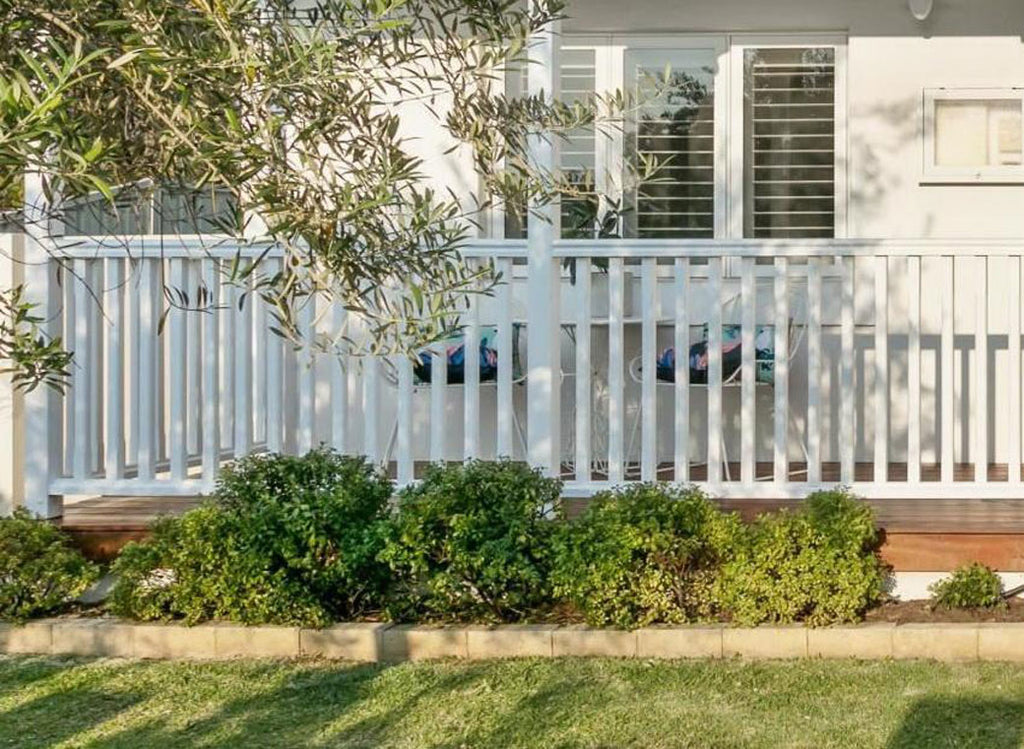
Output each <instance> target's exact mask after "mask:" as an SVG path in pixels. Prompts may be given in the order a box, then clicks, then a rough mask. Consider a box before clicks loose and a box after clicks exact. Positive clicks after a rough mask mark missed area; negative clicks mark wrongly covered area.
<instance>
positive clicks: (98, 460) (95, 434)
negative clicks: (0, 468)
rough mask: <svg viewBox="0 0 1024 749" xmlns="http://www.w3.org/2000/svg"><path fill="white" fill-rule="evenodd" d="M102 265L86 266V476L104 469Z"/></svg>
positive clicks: (98, 263) (99, 263) (101, 261)
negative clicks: (88, 301)
mask: <svg viewBox="0 0 1024 749" xmlns="http://www.w3.org/2000/svg"><path fill="white" fill-rule="evenodd" d="M103 265H104V262H103V260H101V259H96V260H93V261H91V262H90V263H89V286H90V288H91V289H93V292H92V294H93V295H95V298H93V300H92V304H90V305H89V435H90V437H89V454H88V455H87V456H86V465H87V470H88V472H89V473H90V474H91V473H94V472H96V471H100V470H102V469H103V465H104V455H103V441H104V438H105V436H104V432H103V414H104V411H105V409H106V405H105V403H106V399H105V397H104V396H105V393H104V390H103V384H104V377H105V375H104V366H103V362H104V357H103V338H104V337H105V336H104V328H105V327H106V326H105V325H104V322H105V317H104V312H103V307H102V305H103V275H104V272H103Z"/></svg>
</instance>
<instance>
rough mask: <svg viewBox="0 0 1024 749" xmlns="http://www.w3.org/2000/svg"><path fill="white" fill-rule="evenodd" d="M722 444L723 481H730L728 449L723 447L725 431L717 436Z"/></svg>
mask: <svg viewBox="0 0 1024 749" xmlns="http://www.w3.org/2000/svg"><path fill="white" fill-rule="evenodd" d="M718 438H719V440H721V443H722V459H723V460H724V461H725V480H726V481H732V471H730V470H729V449H728V448H727V447H726V446H725V430H724V429H723V430H722V431H721V433H720V434H719V435H718Z"/></svg>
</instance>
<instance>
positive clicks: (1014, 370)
mask: <svg viewBox="0 0 1024 749" xmlns="http://www.w3.org/2000/svg"><path fill="white" fill-rule="evenodd" d="M1011 267H1012V268H1013V273H1012V275H1013V277H1014V282H1013V284H1014V285H1013V287H1012V288H1013V291H1012V292H1011V293H1010V332H1009V336H1010V345H1009V349H1010V392H1009V398H1008V400H1007V407H1008V408H1009V411H1010V438H1009V444H1008V446H1007V451H1008V453H1009V457H1008V458H1007V461H1006V463H1007V465H1006V472H1007V480H1008V481H1009V482H1010V483H1011V484H1019V483H1020V481H1021V477H1020V449H1021V395H1020V389H1021V366H1020V313H1021V294H1024V275H1022V274H1024V262H1022V261H1021V258H1020V257H1019V256H1018V257H1014V258H1011Z"/></svg>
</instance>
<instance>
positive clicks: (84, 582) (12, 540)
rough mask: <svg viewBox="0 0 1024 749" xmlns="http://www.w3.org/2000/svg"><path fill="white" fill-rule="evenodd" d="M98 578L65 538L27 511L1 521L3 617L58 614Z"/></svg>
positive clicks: (0, 602)
mask: <svg viewBox="0 0 1024 749" xmlns="http://www.w3.org/2000/svg"><path fill="white" fill-rule="evenodd" d="M97 577H98V570H97V568H96V566H95V565H93V564H90V563H89V562H88V561H86V560H85V558H84V557H83V556H82V555H81V554H79V553H78V552H77V551H76V550H75V549H73V548H72V547H71V545H70V543H69V542H68V538H67V536H66V535H65V534H64V533H63V532H61V530H60V529H59V528H58V527H57V526H55V525H53V524H52V523H48V522H46V521H45V520H38V519H36V518H34V517H32V515H30V514H29V513H28V511H26V510H24V509H19V510H16V511H15V512H14V514H13V515H12V516H10V517H6V518H0V619H10V620H14V621H23V620H25V619H29V618H31V617H34V616H43V615H44V614H52V613H55V612H57V611H60V610H61V609H62V608H64V607H65V606H67V605H68V604H69V603H71V601H72V600H74V599H75V598H76V597H77V596H79V595H81V594H82V593H84V592H85V590H86V588H88V587H89V586H90V585H92V584H93V583H94V582H95V581H96V579H97Z"/></svg>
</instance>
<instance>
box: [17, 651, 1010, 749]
mask: <svg viewBox="0 0 1024 749" xmlns="http://www.w3.org/2000/svg"><path fill="white" fill-rule="evenodd" d="M1022 744H1024V667H1022V666H1011V665H1002V664H970V665H943V664H935V663H906V662H904V663H894V662H864V663H858V662H827V661H807V662H800V663H761V664H757V663H743V662H738V661H726V662H719V663H708V662H696V663H654V662H645V661H616V660H543V661H539V660H534V661H531V660H521V661H505V662H495V663H472V664H460V663H436V664H420V665H410V664H406V665H402V666H395V667H383V666H380V667H376V666H358V667H357V666H350V665H343V664H329V663H315V662H295V663H289V662H284V663H280V662H268V661H252V662H233V663H211V664H188V663H157V662H132V661H116V660H91V661H90V660H75V659H64V660H62V659H54V658H0V746H16V747H19V748H20V749H27V748H28V747H56V746H62V747H63V746H83V747H132V748H133V749H134V748H136V747H161V748H162V747H175V746H189V747H192V746H196V747H236V746H237V747H247V748H248V747H266V746H281V747H298V746H325V747H328V746H329V747H336V746H354V747H380V746H394V747H453V748H454V747H488V746H494V747H506V746H530V747H576V746H593V747H619V746H635V747H780V746H794V747H815V749H817V748H820V747H858V748H860V747H890V748H894V747H915V748H916V747H954V746H977V747H986V749H1003V748H1004V747H1019V746H1022Z"/></svg>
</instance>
